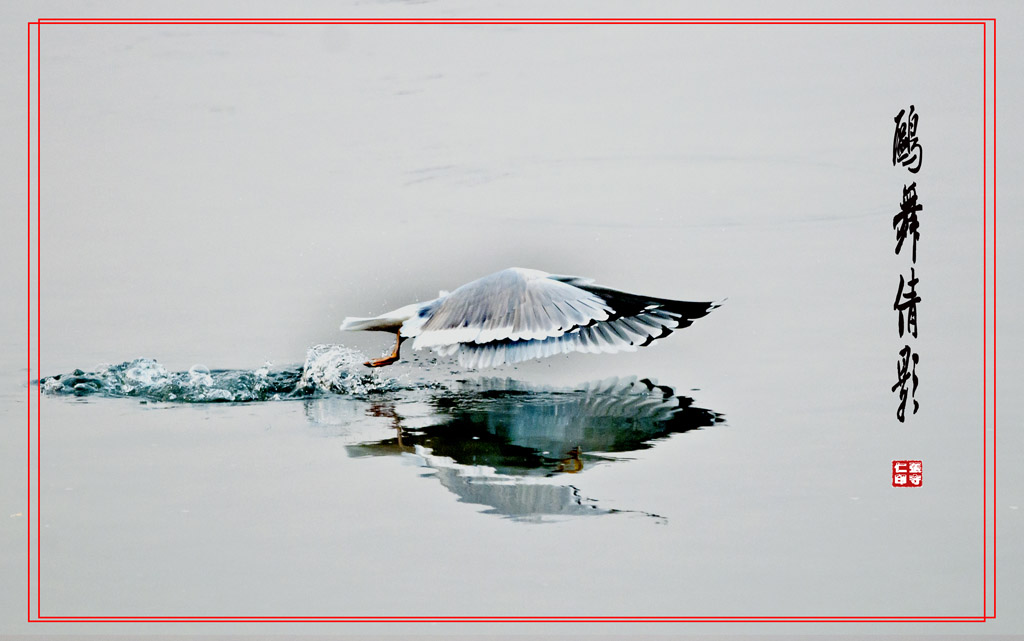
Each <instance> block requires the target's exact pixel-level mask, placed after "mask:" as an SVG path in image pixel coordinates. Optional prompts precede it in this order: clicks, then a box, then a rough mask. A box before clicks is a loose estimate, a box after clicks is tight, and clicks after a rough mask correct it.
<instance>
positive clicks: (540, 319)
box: [403, 268, 612, 349]
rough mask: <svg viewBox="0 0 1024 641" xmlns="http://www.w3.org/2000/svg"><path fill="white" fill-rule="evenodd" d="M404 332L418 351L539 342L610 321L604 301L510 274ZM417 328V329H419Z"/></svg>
mask: <svg viewBox="0 0 1024 641" xmlns="http://www.w3.org/2000/svg"><path fill="white" fill-rule="evenodd" d="M425 311H426V312H427V314H426V316H427V317H426V318H424V319H423V322H422V324H418V323H416V322H415V321H416V319H412V322H409V323H407V325H406V326H404V327H403V333H405V334H407V335H409V336H415V337H416V342H415V343H414V345H413V347H414V349H421V348H424V347H443V346H451V345H458V344H476V345H481V344H486V343H492V342H496V341H535V340H543V339H546V338H550V337H557V336H561V335H562V334H564V333H565V332H567V331H570V330H571V329H573V328H574V327H582V326H586V325H588V324H591V323H594V322H597V321H602V320H605V319H607V318H608V317H609V316H610V315H611V314H612V310H611V309H610V308H609V307H608V306H607V305H606V304H605V303H604V301H602V300H601V298H600V297H599V296H597V295H595V294H593V293H591V292H588V291H586V290H584V289H580V288H579V287H576V286H574V285H570V284H569V283H566V282H562V281H560V280H555V279H551V278H548V275H547V274H545V273H544V272H540V271H535V270H528V269H518V268H513V269H506V270H503V271H500V272H498V273H496V274H491V275H490V276H485V277H484V278H481V279H479V280H475V281H473V282H471V283H467V284H465V285H463V286H462V287H459V288H458V289H456V290H455V291H453V292H451V293H450V294H448V296H446V297H444V298H441V299H439V300H438V301H437V304H436V305H434V306H433V309H426V310H425ZM417 325H418V327H417Z"/></svg>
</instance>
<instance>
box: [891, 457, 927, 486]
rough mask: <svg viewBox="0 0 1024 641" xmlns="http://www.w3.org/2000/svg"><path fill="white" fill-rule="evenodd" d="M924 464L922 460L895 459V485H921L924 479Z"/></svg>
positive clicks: (893, 471) (893, 477)
mask: <svg viewBox="0 0 1024 641" xmlns="http://www.w3.org/2000/svg"><path fill="white" fill-rule="evenodd" d="M923 470H924V465H923V464H922V463H921V461H893V462H892V486H893V487H921V483H922V482H923V481H924V472H923Z"/></svg>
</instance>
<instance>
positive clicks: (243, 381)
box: [41, 345, 397, 403]
mask: <svg viewBox="0 0 1024 641" xmlns="http://www.w3.org/2000/svg"><path fill="white" fill-rule="evenodd" d="M365 360H366V357H365V356H363V355H362V354H360V353H359V352H357V351H356V350H352V349H349V348H347V347H344V346H341V345H317V346H315V347H312V348H310V349H309V351H308V352H307V354H306V362H305V363H304V364H303V365H302V367H301V368H299V367H290V368H283V369H272V366H271V365H270V363H267V364H266V365H264V366H263V367H259V368H256V369H251V370H247V369H242V370H224V369H214V370H211V369H210V368H208V367H206V366H205V365H193V366H192V367H191V368H190V369H189V370H188V371H186V372H170V371H168V370H167V369H166V368H165V367H164V366H163V365H161V364H160V363H158V362H157V361H155V360H153V359H150V358H137V359H135V360H132V361H125V362H123V363H119V364H117V365H106V364H104V365H100V366H98V367H97V368H96V370H94V371H90V372H86V371H83V370H80V369H76V370H74V371H73V372H70V373H68V374H58V375H57V376H50V377H46V378H44V379H43V380H42V381H41V384H42V389H43V392H44V393H46V394H53V395H72V396H103V397H108V398H122V397H136V398H142V399H146V400H152V401H167V402H179V403H218V402H221V403H240V402H251V401H272V400H282V399H289V398H306V397H309V396H314V395H317V394H321V393H323V394H327V393H331V394H353V395H360V394H370V393H374V392H382V391H388V390H391V389H395V388H396V387H397V381H396V380H395V379H393V378H389V377H386V376H383V375H381V374H380V373H379V371H377V370H368V369H367V368H366V367H364V366H363V364H362V363H363V361H365Z"/></svg>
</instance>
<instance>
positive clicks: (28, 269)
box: [25, 22, 33, 619]
mask: <svg viewBox="0 0 1024 641" xmlns="http://www.w3.org/2000/svg"><path fill="white" fill-rule="evenodd" d="M32 24H33V23H31V22H30V23H28V24H27V25H25V27H26V31H27V34H26V40H25V86H26V89H25V137H26V144H25V147H26V151H25V173H26V183H25V200H26V203H27V205H28V211H27V213H26V215H25V227H26V230H27V233H26V237H27V238H26V242H25V316H26V319H27V320H26V321H25V361H26V366H25V370H26V372H25V377H26V378H27V379H28V380H27V381H26V385H25V405H26V406H27V407H28V412H27V413H28V419H27V423H28V426H27V427H26V431H25V444H26V445H27V447H26V448H25V506H26V507H25V572H26V578H25V613H26V616H27V617H28V618H29V619H31V618H32Z"/></svg>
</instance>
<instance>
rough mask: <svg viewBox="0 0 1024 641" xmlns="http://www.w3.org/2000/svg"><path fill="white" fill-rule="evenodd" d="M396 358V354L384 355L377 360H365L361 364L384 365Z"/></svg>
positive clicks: (368, 365)
mask: <svg viewBox="0 0 1024 641" xmlns="http://www.w3.org/2000/svg"><path fill="white" fill-rule="evenodd" d="M397 360H398V355H397V354H392V355H391V356H385V357H384V358H378V359H377V360H373V361H366V362H365V363H363V365H366V366H367V367H384V366H385V365H390V364H392V363H394V362H395V361H397Z"/></svg>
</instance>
